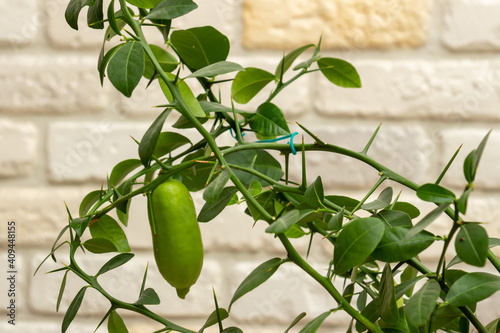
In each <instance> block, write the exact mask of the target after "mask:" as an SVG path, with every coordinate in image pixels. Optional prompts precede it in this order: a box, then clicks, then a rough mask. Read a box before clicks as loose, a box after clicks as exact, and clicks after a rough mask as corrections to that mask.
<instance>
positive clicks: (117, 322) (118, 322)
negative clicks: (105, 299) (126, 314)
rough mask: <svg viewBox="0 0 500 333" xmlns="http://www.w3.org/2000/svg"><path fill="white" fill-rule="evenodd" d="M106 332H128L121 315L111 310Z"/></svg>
mask: <svg viewBox="0 0 500 333" xmlns="http://www.w3.org/2000/svg"><path fill="white" fill-rule="evenodd" d="M108 332H109V333H128V330H127V326H125V323H124V322H123V319H122V317H120V315H119V314H118V313H117V312H116V311H112V312H111V313H110V315H109V317H108Z"/></svg>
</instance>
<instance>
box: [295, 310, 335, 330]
mask: <svg viewBox="0 0 500 333" xmlns="http://www.w3.org/2000/svg"><path fill="white" fill-rule="evenodd" d="M331 314H332V312H331V311H326V312H324V313H322V314H320V315H319V316H317V317H316V318H314V319H313V320H312V321H310V322H309V323H308V324H307V325H306V326H304V327H303V328H302V329H301V330H300V331H299V333H314V332H316V331H317V330H318V329H319V328H320V326H321V325H322V324H323V322H324V321H325V319H326V318H328V316H330V315H331Z"/></svg>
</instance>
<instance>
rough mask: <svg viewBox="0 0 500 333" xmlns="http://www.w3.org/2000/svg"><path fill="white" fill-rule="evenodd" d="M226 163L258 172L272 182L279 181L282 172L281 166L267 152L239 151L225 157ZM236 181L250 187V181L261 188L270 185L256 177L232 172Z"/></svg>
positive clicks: (255, 150) (235, 171)
mask: <svg viewBox="0 0 500 333" xmlns="http://www.w3.org/2000/svg"><path fill="white" fill-rule="evenodd" d="M225 157H226V161H227V163H229V164H234V165H237V166H240V167H244V168H251V169H254V170H255V171H258V172H260V173H262V174H264V175H266V176H268V177H270V178H272V179H274V180H280V179H281V177H283V175H284V172H283V170H282V168H281V164H280V163H279V162H278V161H277V160H276V159H275V158H274V157H273V156H272V155H271V154H269V153H268V152H267V151H264V150H260V149H259V150H257V149H250V150H241V151H238V152H234V153H229V154H227V155H225ZM233 172H234V174H235V175H236V177H238V179H239V180H240V181H241V182H242V183H243V184H245V185H250V184H251V183H252V181H254V180H257V181H259V182H260V183H261V184H262V186H269V185H270V184H269V183H268V182H266V181H264V180H262V179H261V178H259V177H258V176H255V175H252V174H250V173H247V172H245V171H242V170H233Z"/></svg>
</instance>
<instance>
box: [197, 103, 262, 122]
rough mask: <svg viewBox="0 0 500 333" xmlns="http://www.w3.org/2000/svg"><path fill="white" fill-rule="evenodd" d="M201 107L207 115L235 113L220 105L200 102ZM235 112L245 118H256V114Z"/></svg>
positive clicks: (238, 110)
mask: <svg viewBox="0 0 500 333" xmlns="http://www.w3.org/2000/svg"><path fill="white" fill-rule="evenodd" d="M200 105H201V108H202V109H203V111H205V113H229V114H232V113H233V108H231V107H227V106H225V105H222V104H219V103H214V102H209V101H200ZM234 111H235V112H236V113H237V114H241V115H243V116H244V117H245V118H252V117H253V116H255V113H254V112H248V111H245V110H240V109H235V110H234Z"/></svg>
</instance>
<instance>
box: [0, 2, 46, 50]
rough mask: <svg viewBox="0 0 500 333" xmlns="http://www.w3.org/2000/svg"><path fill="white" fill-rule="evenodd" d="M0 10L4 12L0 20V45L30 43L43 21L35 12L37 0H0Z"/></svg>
mask: <svg viewBox="0 0 500 333" xmlns="http://www.w3.org/2000/svg"><path fill="white" fill-rule="evenodd" d="M0 11H1V12H2V13H5V14H6V15H4V17H3V19H2V21H1V22H0V31H2V35H1V36H0V45H10V46H19V45H26V44H29V43H32V42H33V41H34V40H35V37H36V36H37V34H38V31H39V27H40V25H41V24H42V22H43V16H42V15H40V13H38V12H37V2H36V1H32V0H19V1H16V2H15V3H14V2H10V1H8V0H1V1H0Z"/></svg>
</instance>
